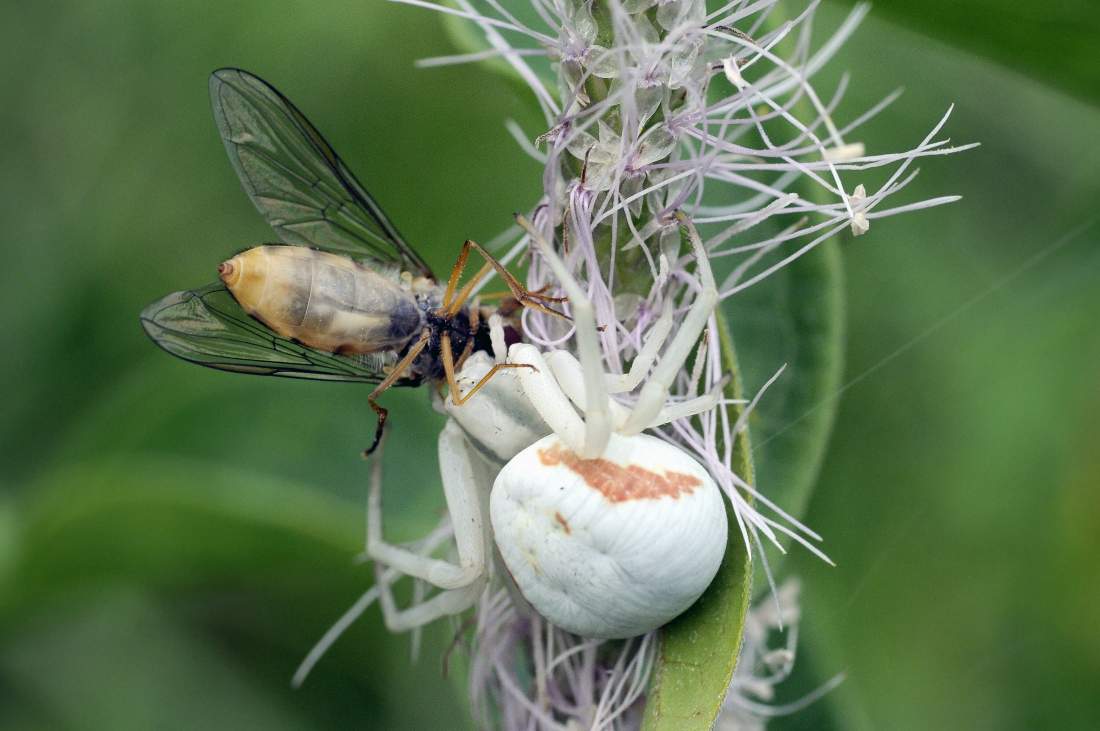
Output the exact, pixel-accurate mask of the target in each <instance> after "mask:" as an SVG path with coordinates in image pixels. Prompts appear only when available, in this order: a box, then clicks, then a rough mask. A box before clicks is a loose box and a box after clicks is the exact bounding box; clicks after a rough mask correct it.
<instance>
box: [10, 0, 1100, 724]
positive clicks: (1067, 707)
mask: <svg viewBox="0 0 1100 731" xmlns="http://www.w3.org/2000/svg"><path fill="white" fill-rule="evenodd" d="M1018 5H1019V6H1020V7H1013V8H1009V7H1006V6H1005V5H1004V4H1003V3H996V4H995V3H992V2H990V1H989V0H966V1H965V2H946V0H942V1H940V0H938V1H937V2H934V3H921V4H914V3H907V2H905V1H904V0H883V1H882V2H880V3H879V4H878V6H877V7H876V8H875V9H874V11H873V12H872V15H871V18H870V20H869V21H867V22H866V24H865V25H864V26H863V28H862V29H861V30H860V32H859V33H858V35H857V36H856V38H855V39H854V40H853V41H852V42H850V43H849V45H848V46H847V47H846V49H845V50H844V51H843V52H842V54H841V56H840V58H839V59H837V61H835V62H834V64H833V65H832V67H831V71H830V72H829V74H826V76H825V77H824V78H823V81H827V79H828V78H834V79H835V78H836V76H837V75H838V74H839V73H840V72H841V71H842V70H845V69H847V70H850V71H851V72H852V74H853V79H852V81H853V83H852V87H851V90H850V91H849V94H848V97H847V99H846V101H845V102H844V104H843V105H842V107H841V110H840V113H839V116H840V117H841V118H848V117H851V116H853V115H854V114H856V113H858V112H859V111H861V110H862V109H864V108H865V107H866V106H868V105H869V104H870V103H872V102H873V101H875V100H877V99H878V98H880V97H882V96H883V95H885V94H886V93H888V92H890V91H891V90H892V89H894V88H895V87H897V86H905V87H906V89H907V91H906V94H905V95H904V96H903V97H902V98H901V99H900V100H899V101H898V102H897V103H896V104H895V105H894V106H893V107H892V108H891V109H890V110H888V111H887V112H886V113H884V114H883V115H882V116H881V117H880V118H878V119H877V120H875V121H874V122H873V123H872V124H871V125H870V126H869V127H868V128H867V129H866V130H865V132H864V133H863V134H862V135H860V136H859V137H860V138H861V139H863V140H865V141H866V142H867V143H868V150H869V151H870V152H883V151H888V150H893V149H903V148H906V147H910V146H912V145H914V144H915V143H916V142H917V141H919V139H920V138H921V137H923V135H924V134H925V132H926V131H927V129H928V128H929V127H930V126H931V124H932V123H933V122H934V121H935V120H936V119H937V118H938V117H939V115H940V114H941V112H942V110H943V109H944V108H945V107H946V105H947V104H948V103H950V102H956V103H957V105H958V106H957V109H956V113H955V116H954V118H953V120H952V121H951V123H950V124H949V126H948V128H947V131H948V133H949V134H950V135H951V136H952V137H953V139H954V140H955V141H959V142H968V141H980V142H982V144H983V146H982V147H981V148H979V149H978V150H976V151H972V152H969V153H966V154H965V155H964V156H962V157H958V158H953V159H934V160H931V161H928V162H926V163H925V164H924V165H923V168H924V172H923V174H922V176H921V178H920V179H919V180H918V181H917V183H915V184H914V186H913V188H912V189H911V191H910V192H909V193H907V195H908V196H909V199H913V198H915V197H916V196H917V195H937V194H941V193H959V194H962V195H963V196H964V200H963V201H962V202H960V203H958V204H956V205H953V206H951V207H948V208H945V209H938V210H934V211H931V212H924V213H920V214H916V215H911V216H907V217H904V218H895V219H889V220H886V221H880V222H877V223H875V224H874V225H873V227H872V230H871V233H870V235H868V236H866V237H863V238H861V239H859V240H856V241H845V242H844V243H843V249H844V258H845V263H846V268H847V277H848V291H847V298H848V303H849V324H848V327H849V334H848V339H847V343H846V351H847V364H846V376H845V379H846V382H847V383H848V384H849V385H848V387H846V389H845V390H844V391H843V393H840V394H821V402H822V403H829V402H830V401H832V400H836V399H839V412H838V420H837V425H836V429H835V432H834V438H833V441H832V443H831V446H830V448H829V450H828V456H827V458H826V461H825V464H824V467H823V470H822V475H821V479H820V481H819V484H818V487H817V490H816V493H815V495H814V497H813V500H812V503H811V505H810V508H809V511H808V513H807V514H806V518H805V519H806V522H807V523H808V524H809V525H811V526H812V527H813V528H815V529H816V530H817V531H818V532H820V533H821V534H822V535H823V536H825V538H826V542H825V547H826V550H828V552H829V553H830V555H831V556H832V557H833V558H834V559H835V560H836V561H837V563H838V567H837V568H836V569H830V568H828V567H826V566H824V565H823V564H821V563H820V562H817V561H816V560H813V559H812V558H808V557H807V556H805V555H802V553H800V552H799V551H797V550H796V551H795V552H794V553H795V558H794V560H792V561H791V562H789V563H788V564H787V565H786V567H785V571H786V572H788V573H797V574H799V575H800V576H802V578H803V580H804V587H805V589H804V603H805V626H804V628H803V633H802V644H801V648H802V650H803V652H802V655H801V657H800V663H799V666H798V672H797V676H796V678H795V679H794V680H793V681H792V682H791V683H790V684H789V685H788V686H787V687H786V688H784V689H783V691H782V697H783V698H784V699H792V698H796V697H798V696H799V695H800V694H801V693H804V692H805V691H806V690H808V689H810V688H812V687H814V686H815V685H816V684H817V683H820V682H821V681H823V680H824V679H827V678H829V677H831V676H832V675H833V674H835V673H837V672H841V671H844V672H846V673H847V675H848V678H847V681H846V682H845V683H844V685H843V686H841V688H840V689H839V690H838V691H836V692H835V693H834V694H833V695H832V696H831V697H830V698H829V699H828V700H827V701H825V702H822V703H820V704H818V705H816V706H815V707H814V708H813V709H811V710H810V711H808V712H806V713H803V714H800V715H798V716H795V717H793V718H791V719H787V720H785V721H783V722H782V723H781V724H777V726H781V727H783V728H821V727H834V728H852V729H880V728H905V729H909V728H912V729H924V728H990V729H992V728H996V729H1009V728H1019V729H1030V728H1088V727H1095V726H1097V725H1100V693H1097V688H1098V687H1100V622H1097V616H1098V609H1097V603H1098V601H1100V569H1098V568H1097V559H1098V558H1100V493H1098V489H1097V488H1098V487H1100V443H1098V434H1100V369H1098V368H1097V363H1098V361H1100V335H1098V333H1097V325H1096V322H1097V313H1098V312H1100V286H1098V275H1100V248H1098V246H1097V244H1098V243H1100V225H1093V221H1094V217H1095V216H1096V215H1097V213H1096V209H1097V202H1098V201H1100V145H1098V142H1100V106H1098V105H1100V63H1098V62H1097V58H1096V55H1095V39H1096V37H1097V36H1098V34H1100V9H1098V7H1097V6H1096V5H1095V4H1094V3H1090V2H1085V0H1076V1H1075V2H1068V3H1061V4H1059V6H1058V8H1049V7H1043V8H1040V6H1038V5H1035V6H1027V5H1026V4H1022V3H1021V4H1018ZM844 10H845V7H844V6H842V5H840V4H836V5H834V4H828V3H827V4H826V5H825V6H824V7H823V10H822V13H821V21H820V22H819V31H820V32H821V33H822V35H823V34H824V31H825V30H826V29H827V28H830V27H832V26H833V25H835V23H836V22H838V20H839V18H840V14H841V13H842V12H843V11H844ZM0 39H2V43H0V61H2V65H3V69H4V71H3V73H2V74H0V89H2V95H0V129H2V130H3V142H2V147H0V149H2V153H0V155H2V157H0V159H2V160H3V167H2V173H0V220H2V221H3V224H4V226H5V230H6V234H5V235H4V237H3V240H4V253H5V257H6V261H5V265H4V266H3V267H2V273H0V277H2V281H3V287H0V312H2V313H3V332H4V333H5V334H6V337H7V343H6V346H5V347H4V348H3V349H2V351H3V357H2V358H0V380H2V382H3V383H4V384H5V385H4V399H3V410H2V418H0V460H2V465H3V469H2V471H0V727H2V728H5V729H6V728H12V729H24V728H73V729H108V728H109V729H131V728H133V729H138V728H164V729H185V728H186V729H191V728H211V729H213V728H219V729H220V728H235V729H239V728H261V727H262V728H265V729H281V728H347V727H370V728H387V729H390V728H392V729H423V728H452V727H455V726H456V725H457V724H458V723H460V721H459V719H462V718H464V717H465V715H464V714H465V711H464V710H463V707H464V701H463V695H462V690H461V687H460V678H457V677H451V678H444V677H443V676H442V672H441V664H440V659H439V658H440V653H441V649H442V648H443V647H444V646H445V645H446V642H447V640H448V639H449V634H448V632H447V630H446V628H436V629H434V630H433V631H430V632H429V633H428V636H427V637H426V640H425V647H424V648H423V650H422V652H421V655H420V659H419V660H418V661H417V662H415V663H412V662H410V659H409V643H408V640H407V638H404V637H397V638H394V637H390V636H388V635H387V634H386V633H385V632H384V631H383V630H382V628H381V618H380V616H379V614H378V613H377V611H376V610H372V611H370V612H368V613H367V615H366V617H365V618H364V620H363V621H362V622H360V623H359V624H358V625H357V626H356V627H355V628H354V629H353V630H352V631H351V632H350V633H349V634H348V635H347V636H346V637H345V639H344V640H343V641H341V642H340V643H339V644H338V645H337V646H336V647H335V648H334V649H333V650H332V651H331V653H330V655H329V656H327V657H326V658H325V659H324V660H323V661H322V662H321V664H320V665H319V666H318V667H317V669H316V670H315V672H314V674H313V676H312V678H311V679H310V681H309V682H308V683H307V684H306V686H305V687H304V688H303V689H302V690H300V691H292V690H291V689H290V687H289V682H288V681H289V677H290V675H291V673H292V672H293V670H294V668H295V666H296V664H297V662H298V661H299V660H300V659H301V657H302V656H303V655H304V654H305V652H306V651H307V650H308V649H309V648H310V646H311V645H312V643H313V642H314V640H316V639H317V638H318V637H319V636H320V634H321V633H322V632H323V631H324V630H325V629H326V628H327V627H328V626H329V624H330V623H331V621H333V620H334V619H335V618H336V617H337V616H338V615H339V614H340V613H341V612H342V611H343V610H344V609H345V608H346V607H347V606H349V605H350V604H351V603H352V602H353V601H354V600H355V598H356V597H357V596H358V595H359V593H360V592H362V591H363V590H364V589H365V588H367V587H368V586H369V585H370V583H371V582H372V572H371V569H370V567H369V566H363V565H356V564H355V563H354V562H353V560H352V558H353V556H354V554H355V553H356V551H357V550H358V548H359V547H360V546H361V543H362V519H363V509H362V506H363V502H364V497H365V482H366V469H365V466H364V464H363V463H362V461H361V460H360V459H359V457H358V450H359V449H361V448H362V447H363V446H364V444H365V443H366V441H367V439H368V437H369V434H370V430H371V428H372V422H371V419H370V418H369V416H368V415H367V410H366V394H365V392H364V390H363V389H362V388H357V387H355V386H346V385H328V384H313V383H296V382H284V381H280V380H277V379H260V378H248V377H241V376H234V375H229V374H224V373H218V372H213V371H207V370H204V369H201V368H197V367H192V366H189V365H187V364H184V363H181V362H179V361H176V360H174V359H172V358H170V357H168V356H166V355H165V354H163V353H161V352H160V351H158V350H157V349H156V348H154V347H153V346H152V345H151V344H150V343H149V342H148V341H147V340H146V339H145V337H144V335H143V334H142V332H141V330H140V328H139V327H138V323H137V313H138V312H139V311H140V309H141V308H142V307H143V306H144V305H145V304H146V303H148V302H149V301H151V300H152V299H154V298H156V297H159V296H160V295H162V294H164V293H166V292H168V291H171V290H174V289H179V288H181V287H187V286H194V285H198V284H201V283H204V282H207V281H209V280H211V279H212V278H213V276H212V275H213V268H214V266H215V265H216V263H217V262H218V261H220V260H221V258H223V257H224V255H225V254H227V253H228V252H232V251H234V250H236V249H238V248H241V247H243V246H245V245H250V244H252V243H255V242H259V241H263V240H270V239H271V238H272V234H271V232H270V231H269V230H268V229H267V228H266V227H265V225H264V224H263V222H262V221H261V219H260V218H259V216H258V215H256V214H255V212H254V211H253V209H252V207H251V205H250V204H249V202H248V201H247V199H246V198H245V196H244V194H243V193H242V192H241V190H240V188H239V186H238V184H237V181H236V179H235V177H234V174H233V172H232V170H231V168H230V166H229V165H228V164H227V162H226V160H225V155H224V151H223V149H222V146H221V143H220V142H219V141H218V139H217V135H216V132H215V130H214V126H213V123H212V120H211V117H210V112H209V105H208V101H207V95H206V78H207V75H208V73H209V72H210V71H211V70H212V69H214V68H216V67H218V66H222V65H237V66H242V67H244V68H248V69H250V70H253V71H255V72H257V73H259V74H260V75H262V76H264V77H265V78H267V79H269V80H271V81H272V82H273V83H275V84H276V85H277V86H278V87H279V88H280V89H281V90H283V91H284V92H285V93H287V94H288V95H289V96H290V97H291V98H293V99H294V100H295V101H296V102H297V103H298V104H299V105H300V106H301V107H302V108H303V109H304V111H305V112H306V113H307V114H308V115H309V116H310V118H311V119H313V121H314V122H316V123H317V125H318V126H319V127H320V128H321V129H322V131H323V132H324V133H325V134H326V135H327V136H328V137H329V139H330V141H332V142H333V144H334V146H335V147H336V148H337V149H338V150H339V151H340V152H341V153H342V155H343V156H344V157H345V159H346V160H347V161H348V162H349V164H350V165H351V166H352V168H353V169H355V170H356V171H357V172H358V173H359V174H360V177H361V178H362V179H363V181H364V182H365V183H366V184H367V186H368V187H370V188H371V190H372V191H374V192H375V193H376V195H377V197H378V199H379V200H380V202H381V203H382V204H383V205H384V206H385V208H386V209H387V210H388V211H389V212H390V215H391V217H392V218H393V219H394V220H395V221H396V222H397V224H398V226H399V227H400V228H401V229H402V230H403V232H404V233H405V235H406V236H407V237H408V238H409V239H410V240H411V241H413V242H415V243H416V244H417V245H418V246H419V247H420V249H421V250H422V251H423V252H424V253H425V254H426V256H427V257H428V259H429V260H430V262H431V263H432V264H433V266H434V267H435V268H436V270H437V271H439V270H442V269H444V267H446V266H447V264H448V263H449V262H450V260H451V259H452V258H453V256H454V252H455V249H456V247H457V245H458V244H459V242H461V240H462V239H463V238H466V237H472V238H477V239H481V240H485V239H487V238H488V237H490V236H492V235H493V234H495V233H497V232H498V231H500V230H501V229H502V228H503V227H504V226H505V225H507V223H508V220H509V219H508V217H509V214H510V213H511V212H512V211H513V210H519V209H523V208H524V207H526V206H528V205H529V204H530V203H531V201H532V200H533V199H534V197H535V196H536V194H537V191H538V185H539V177H538V169H537V167H536V166H535V164H534V163H532V162H531V161H530V160H528V159H527V158H525V157H524V156H523V155H522V154H521V153H520V152H519V151H518V150H517V149H516V147H515V145H514V144H513V142H512V141H511V140H510V138H509V137H508V135H507V134H506V132H505V130H504V127H503V124H502V120H503V119H504V118H506V117H513V118H516V119H517V120H519V121H520V122H521V123H522V124H523V125H524V128H525V129H530V130H537V127H538V118H537V117H536V116H535V115H534V114H533V113H532V110H531V108H530V103H529V100H528V99H526V98H524V97H523V96H522V95H520V94H519V93H518V92H517V91H516V89H515V88H514V87H512V86H510V85H509V84H508V83H507V82H506V81H504V80H502V79H500V78H498V77H496V76H493V75H492V74H491V73H489V72H487V71H486V70H485V69H483V68H479V67H465V68H460V69H446V70H440V69H434V70H416V69H414V68H413V65H412V64H413V61H414V60H415V59H416V58H419V57H423V56H428V55H439V54H441V53H447V52H448V51H449V49H450V45H449V41H448V39H447V37H446V35H445V34H444V33H443V31H442V30H441V27H440V24H439V22H438V19H437V18H436V17H435V16H433V15H432V14H430V13H428V12H426V11H418V10H415V9H410V8H404V7H399V6H395V5H391V4H386V3H381V2H362V1H361V2H331V3H326V4H324V5H319V4H315V3H306V2H281V3H261V2H255V1H253V0H247V1H244V2H237V3H210V4H199V3H172V4H170V3H141V2H135V1H133V0H110V1H108V2H102V3H95V4H91V3H75V2H57V3H41V4H29V3H25V4H21V5H20V6H19V7H12V6H10V5H9V6H6V7H5V9H4V10H3V11H0ZM1037 255H1039V256H1037ZM729 313H730V315H731V317H732V318H734V319H736V315H737V309H736V302H734V303H731V305H730V310H729ZM750 365H751V364H750ZM764 365H768V367H769V368H770V367H772V365H773V364H759V367H758V368H757V370H759V371H760V372H761V373H762V372H763V371H764V370H765V369H764ZM774 365H778V364H774ZM749 370H750V377H753V378H756V377H755V376H752V375H751V374H752V373H753V372H754V371H753V369H752V368H751V367H750V369H749ZM387 400H388V403H389V405H390V407H391V409H392V410H393V413H394V414H395V421H396V423H397V424H398V425H399V426H400V428H401V430H402V439H400V440H391V447H390V449H389V452H388V453H387V460H386V464H387V466H388V469H387V490H388V492H387V501H388V502H387V505H388V507H389V508H390V514H391V515H392V516H393V519H392V520H391V523H390V526H391V527H392V533H393V535H394V536H395V537H398V538H400V537H411V536H414V535H416V534H417V533H418V531H420V530H422V529H423V527H424V525H425V524H427V523H429V522H431V521H434V519H435V518H436V517H437V516H438V515H439V513H440V511H441V510H442V502H441V500H440V498H439V492H438V476H437V472H436V467H435V462H434V435H435V433H436V430H437V429H438V426H439V419H438V417H437V416H435V415H434V414H433V413H431V411H430V409H429V406H428V403H427V396H426V394H424V393H423V392H412V393H401V394H395V393H392V392H391V395H390V396H388V397H387ZM426 454H431V455H433V457H432V458H431V459H425V458H424V455H426ZM761 488H762V489H763V490H765V491H767V490H768V486H767V485H761Z"/></svg>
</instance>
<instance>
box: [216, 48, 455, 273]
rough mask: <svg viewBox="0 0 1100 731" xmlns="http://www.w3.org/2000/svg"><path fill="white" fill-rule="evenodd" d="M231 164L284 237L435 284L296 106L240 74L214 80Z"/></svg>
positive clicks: (219, 74)
mask: <svg viewBox="0 0 1100 731" xmlns="http://www.w3.org/2000/svg"><path fill="white" fill-rule="evenodd" d="M210 99H211V102H212V103H213V106H214V120H215V122H217V125H218V132H219V133H220V134H221V137H222V141H223V142H224V143H225V149H226V151H227V152H228V153H229V160H230V162H232V163H233V167H234V169H235V170H236V171H237V175H238V176H239V177H240V179H241V184H242V185H243V186H244V189H245V192H246V193H248V197H249V198H251V199H252V202H253V203H254V204H255V205H256V208H257V209H258V210H259V211H260V213H261V214H262V215H263V217H264V218H265V219H267V222H268V223H270V224H271V227H272V228H273V229H275V233H276V234H277V235H278V236H279V238H280V239H281V240H282V241H284V242H286V243H288V244H296V245H298V246H310V247H314V248H318V249H323V250H325V251H331V252H334V253H337V254H344V255H347V256H351V257H353V258H356V259H360V260H367V261H368V263H369V262H373V263H375V265H381V266H384V267H387V268H390V267H393V266H399V267H401V269H402V270H403V271H408V272H411V273H413V274H414V275H420V276H424V277H429V278H432V279H434V277H433V276H432V273H431V270H430V269H429V268H428V265H427V264H426V263H425V262H424V260H423V259H421V258H420V255H419V254H417V253H416V252H415V251H413V250H412V249H411V248H410V247H409V245H408V244H406V243H405V241H404V240H403V239H402V238H401V235H400V234H399V233H397V229H396V228H394V226H393V224H392V223H390V221H389V219H388V218H387V217H386V214H385V213H383V212H382V209H381V208H380V207H379V206H378V204H377V203H376V202H375V201H374V199H373V198H371V196H370V194H369V193H368V192H367V191H366V189H365V188H364V187H363V186H362V185H360V183H359V181H358V180H356V179H355V176H354V175H353V174H352V172H351V171H350V170H349V169H348V167H347V166H346V165H345V164H344V162H343V161H342V160H341V159H340V158H339V157H338V156H337V155H336V152H335V151H334V150H333V149H332V146H331V145H329V143H328V142H326V141H325V138H324V137H322V136H321V133H320V132H318V131H317V129H316V128H315V127H314V126H313V125H312V124H310V122H309V120H308V119H306V118H305V115H303V114H302V113H301V112H300V111H299V110H298V108H297V107H296V106H294V104H293V103H291V101H290V100H289V99H287V98H286V97H285V96H283V95H282V94H280V93H279V92H278V91H277V90H276V89H275V88H274V87H272V86H271V85H270V84H268V83H267V82H266V81H264V80H263V79H260V78H259V77H257V76H253V75H252V74H250V73H248V72H247V71H242V70H241V69H230V68H226V69H219V70H217V71H215V72H214V73H213V74H211V76H210Z"/></svg>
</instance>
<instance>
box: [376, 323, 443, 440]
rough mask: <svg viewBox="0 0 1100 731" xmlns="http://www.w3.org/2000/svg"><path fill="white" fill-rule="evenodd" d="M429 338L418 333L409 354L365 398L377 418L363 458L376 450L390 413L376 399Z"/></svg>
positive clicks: (394, 381)
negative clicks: (371, 439) (372, 437)
mask: <svg viewBox="0 0 1100 731" xmlns="http://www.w3.org/2000/svg"><path fill="white" fill-rule="evenodd" d="M430 337H431V331H430V330H428V329H425V330H424V331H423V332H422V333H420V339H419V340H417V341H416V342H415V343H413V345H412V347H411V348H409V352H408V353H406V354H405V357H404V358H402V359H401V360H400V361H399V362H398V363H397V365H395V366H394V367H393V370H392V371H390V374H389V375H388V376H386V378H385V380H383V381H382V382H381V383H379V384H378V385H377V386H375V387H374V390H373V391H371V392H370V395H369V396H367V403H369V404H370V407H371V410H372V411H373V412H374V413H375V415H377V417H378V425H377V426H376V427H375V428H374V441H373V442H371V445H370V446H369V447H367V448H366V449H364V450H363V456H364V457H369V456H371V454H373V453H374V450H375V449H377V448H378V443H379V442H381V441H382V432H383V430H384V429H385V428H386V418H387V417H388V416H389V413H390V412H389V411H388V410H386V408H385V407H384V406H382V405H381V404H380V403H378V397H379V396H381V395H382V393H383V392H384V391H386V390H387V389H389V387H390V386H392V385H393V384H395V383H397V379H399V378H401V376H402V375H403V374H404V373H405V371H407V370H408V369H409V367H410V366H411V365H412V364H413V361H415V360H416V356H418V355H420V351H422V350H424V348H425V347H427V345H428V340H429V338H430Z"/></svg>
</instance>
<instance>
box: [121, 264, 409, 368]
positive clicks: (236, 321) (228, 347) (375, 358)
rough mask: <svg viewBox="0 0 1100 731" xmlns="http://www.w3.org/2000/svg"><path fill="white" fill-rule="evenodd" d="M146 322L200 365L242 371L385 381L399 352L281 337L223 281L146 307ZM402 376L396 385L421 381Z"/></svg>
mask: <svg viewBox="0 0 1100 731" xmlns="http://www.w3.org/2000/svg"><path fill="white" fill-rule="evenodd" d="M141 325H142V327H143V328H145V332H146V334H148V335H149V337H150V338H152V339H153V342H155V343H156V344H157V345H159V346H160V347H161V348H164V350H166V351H168V352H169V353H171V354H172V355H174V356H176V357H178V358H182V359H183V360H186V361H190V362H192V363H198V364H199V365H204V366H208V367H210V368H217V369H219V370H223V371H236V372H238V373H256V374H260V375H265V376H288V377H293V378H310V379H318V380H329V381H358V382H363V383H379V382H380V381H382V379H383V378H385V375H386V373H385V370H386V368H387V367H389V366H393V365H394V363H395V362H396V360H397V358H396V355H395V354H394V353H392V352H391V353H368V354H365V355H355V356H344V355H337V354H335V353H326V352H324V351H320V350H315V349H313V348H310V347H308V346H305V345H302V344H301V343H296V342H294V341H293V340H289V339H287V338H283V337H280V336H278V335H276V334H275V333H273V332H272V331H270V330H268V329H267V328H266V327H264V326H263V325H262V324H260V323H259V322H257V321H256V320H254V319H252V318H251V317H250V316H249V315H247V314H246V313H245V312H244V310H242V309H241V306H240V305H238V304H237V301H236V300H234V299H233V296H232V295H231V294H229V292H228V291H227V290H226V289H225V287H224V286H223V285H222V284H220V283H218V284H211V285H208V286H206V287H203V288H201V289H194V290H187V291H184V292H174V293H172V294H170V295H168V296H167V297H164V298H163V299H160V300H158V301H156V302H154V303H153V304H151V305H149V306H148V307H146V308H145V309H144V310H143V311H142V313H141ZM416 383H417V380H416V379H411V378H402V379H400V380H399V381H398V382H397V384H396V385H399V386H411V385H416Z"/></svg>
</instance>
